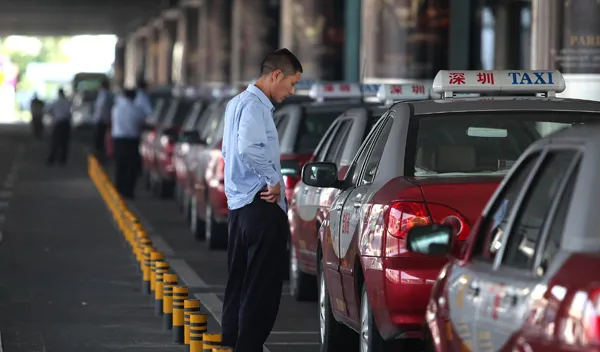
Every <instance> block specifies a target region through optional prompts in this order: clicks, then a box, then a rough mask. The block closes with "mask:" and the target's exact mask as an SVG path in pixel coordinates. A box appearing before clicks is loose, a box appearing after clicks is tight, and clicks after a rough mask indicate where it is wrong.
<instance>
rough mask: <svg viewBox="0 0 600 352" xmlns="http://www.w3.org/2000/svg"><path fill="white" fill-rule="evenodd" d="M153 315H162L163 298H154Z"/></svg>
mask: <svg viewBox="0 0 600 352" xmlns="http://www.w3.org/2000/svg"><path fill="white" fill-rule="evenodd" d="M154 315H156V316H157V317H162V315H163V300H162V299H154Z"/></svg>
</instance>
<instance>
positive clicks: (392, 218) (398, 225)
mask: <svg viewBox="0 0 600 352" xmlns="http://www.w3.org/2000/svg"><path fill="white" fill-rule="evenodd" d="M430 223H431V219H430V218H429V212H428V211H427V207H426V206H425V203H418V202H395V203H392V204H391V205H390V207H389V208H388V209H387V211H386V216H385V227H386V229H387V232H388V234H389V235H391V236H393V237H395V238H399V239H403V240H405V239H406V236H407V234H408V231H409V230H410V229H412V228H413V227H415V226H423V225H428V224H430Z"/></svg>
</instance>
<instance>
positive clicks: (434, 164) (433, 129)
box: [405, 111, 600, 176]
mask: <svg viewBox="0 0 600 352" xmlns="http://www.w3.org/2000/svg"><path fill="white" fill-rule="evenodd" d="M598 122H600V114H598V113H581V112H558V111H548V112H531V113H518V112H506V111H502V112H491V113H488V112H485V113H481V112H477V113H475V112H473V113H460V114H459V113H453V114H436V115H431V116H416V117H412V118H411V121H410V124H409V138H408V142H407V145H406V155H407V156H408V157H407V159H406V170H405V172H406V173H405V174H406V175H407V176H435V175H444V176H447V175H452V174H457V175H472V174H473V175H474V174H477V175H480V174H481V175H485V174H489V175H503V174H505V173H506V172H508V170H509V169H510V168H511V166H512V165H513V164H514V162H515V161H516V160H517V159H518V158H519V156H520V155H521V154H522V153H523V152H524V151H525V149H527V147H529V145H530V144H532V143H533V142H535V141H536V140H538V139H540V138H543V137H545V136H547V135H548V134H550V133H552V132H555V131H558V130H561V129H564V128H569V127H571V126H572V125H574V124H587V123H598ZM411 156H412V157H411Z"/></svg>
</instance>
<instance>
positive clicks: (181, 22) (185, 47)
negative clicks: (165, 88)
mask: <svg viewBox="0 0 600 352" xmlns="http://www.w3.org/2000/svg"><path fill="white" fill-rule="evenodd" d="M200 5H201V3H200V2H198V1H196V2H192V1H188V2H187V3H185V4H184V5H183V7H182V8H181V10H180V13H179V18H178V20H177V40H176V42H175V46H174V47H173V73H172V74H173V83H175V84H181V85H197V84H199V83H200V82H199V79H198V77H197V67H196V66H197V63H196V61H197V57H198V25H199V18H198V15H199V12H198V9H199V7H200Z"/></svg>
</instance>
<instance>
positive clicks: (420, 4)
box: [362, 0, 450, 82]
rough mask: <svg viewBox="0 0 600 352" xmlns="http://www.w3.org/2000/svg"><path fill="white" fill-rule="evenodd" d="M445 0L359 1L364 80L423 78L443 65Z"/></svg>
mask: <svg viewBox="0 0 600 352" xmlns="http://www.w3.org/2000/svg"><path fill="white" fill-rule="evenodd" d="M449 2H450V0H438V1H410V2H402V3H400V2H388V1H379V0H363V7H362V33H363V35H362V41H363V46H362V49H363V52H362V55H363V57H364V59H365V60H364V67H363V68H362V69H363V70H364V72H365V81H368V82H386V81H394V82H403V81H407V82H409V81H414V80H426V81H427V80H431V79H433V77H435V75H436V74H437V72H438V71H439V70H440V69H443V68H447V67H448V56H449V55H448V47H449V45H448V42H449V24H450V8H449Z"/></svg>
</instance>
